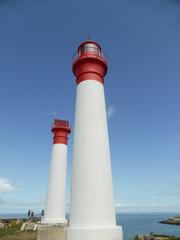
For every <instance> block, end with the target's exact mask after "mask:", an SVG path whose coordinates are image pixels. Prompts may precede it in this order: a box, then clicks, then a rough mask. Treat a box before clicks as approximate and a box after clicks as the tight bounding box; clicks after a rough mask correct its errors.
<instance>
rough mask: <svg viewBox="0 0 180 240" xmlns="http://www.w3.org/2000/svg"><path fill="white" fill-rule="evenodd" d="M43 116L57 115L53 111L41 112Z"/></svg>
mask: <svg viewBox="0 0 180 240" xmlns="http://www.w3.org/2000/svg"><path fill="white" fill-rule="evenodd" d="M43 114H44V115H47V116H57V113H56V112H55V111H47V112H43Z"/></svg>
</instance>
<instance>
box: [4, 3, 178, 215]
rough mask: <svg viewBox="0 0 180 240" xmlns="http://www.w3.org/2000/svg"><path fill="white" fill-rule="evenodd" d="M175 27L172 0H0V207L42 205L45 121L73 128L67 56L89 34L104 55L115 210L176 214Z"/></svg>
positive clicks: (47, 147)
mask: <svg viewBox="0 0 180 240" xmlns="http://www.w3.org/2000/svg"><path fill="white" fill-rule="evenodd" d="M179 26H180V2H179V0H151V1H147V0H136V1H134V0H113V1H108V0H103V1H102V0H99V1H95V0H92V1H83V0H77V1H70V0H67V1H60V0H44V1H42V0H32V1H22V0H1V1H0V82H1V87H0V111H1V112H0V113H1V114H0V116H1V117H0V119H1V124H0V212H2V213H7V212H26V211H27V209H28V208H31V209H33V210H35V211H36V212H37V211H40V210H41V209H42V208H43V207H44V199H45V195H46V189H47V181H48V172H49V164H50V154H51V144H52V135H51V132H50V126H51V123H52V120H53V118H55V117H58V118H62V119H68V120H69V121H70V123H71V124H72V129H73V124H74V109H75V93H76V83H75V79H74V76H73V74H72V72H71V62H72V56H73V53H74V52H75V51H76V48H77V47H78V45H79V43H80V42H82V41H84V40H86V39H87V36H88V35H89V34H91V36H92V38H93V39H94V40H96V41H98V42H99V43H100V44H101V45H102V47H103V49H104V50H105V52H106V54H107V56H108V61H109V71H108V74H107V77H106V79H105V92H106V104H107V112H108V115H109V118H108V124H109V136H110V144H111V156H112V170H113V183H114V195H115V205H116V210H117V211H121V212H134V211H142V212H143V211H145V212H148V211H151V212H153V211H179V212H180V201H179V199H180V176H179V169H180V153H179V149H180V124H179V123H180V113H179V103H180V91H179V90H180V70H179V69H180V44H179V42H180V28H179ZM72 138H73V133H72V134H71V136H70V140H69V152H68V199H69V188H70V187H69V182H70V173H71V162H72ZM68 201H69V200H68Z"/></svg>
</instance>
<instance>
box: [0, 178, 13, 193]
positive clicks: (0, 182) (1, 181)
mask: <svg viewBox="0 0 180 240" xmlns="http://www.w3.org/2000/svg"><path fill="white" fill-rule="evenodd" d="M16 190H17V189H16V188H15V187H14V186H13V185H12V184H11V182H10V181H9V180H8V179H5V178H0V192H14V191H16Z"/></svg>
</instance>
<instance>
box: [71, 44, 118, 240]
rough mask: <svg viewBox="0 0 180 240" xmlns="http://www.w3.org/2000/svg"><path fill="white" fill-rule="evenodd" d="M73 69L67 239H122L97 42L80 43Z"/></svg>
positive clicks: (104, 68) (102, 60) (102, 59)
mask: <svg viewBox="0 0 180 240" xmlns="http://www.w3.org/2000/svg"><path fill="white" fill-rule="evenodd" d="M72 68H73V73H74V75H75V76H76V83H77V95H76V110H75V126H74V149H73V172H72V183H71V206H70V222H69V228H68V229H67V240H85V239H86V240H122V228H121V227H118V226H117V225H116V219H115V208H114V200H113V189H112V174H111V159H110V149H109V138H108V128H107V117H106V106H105V97H104V76H105V75H106V72H107V68H108V65H107V60H106V58H105V56H104V54H103V51H102V49H101V47H100V45H99V44H98V43H97V42H94V41H86V42H83V43H82V44H81V45H80V46H79V48H78V50H77V54H76V56H75V58H74V60H73V66H72Z"/></svg>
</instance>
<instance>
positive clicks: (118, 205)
mask: <svg viewBox="0 0 180 240" xmlns="http://www.w3.org/2000/svg"><path fill="white" fill-rule="evenodd" d="M115 207H122V208H123V207H124V208H126V207H131V208H136V207H141V208H144V207H147V208H153V207H155V208H156V207H163V208H166V207H169V206H168V205H167V204H156V203H147V204H141V203H140V204H137V203H129V204H121V203H116V204H115Z"/></svg>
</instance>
